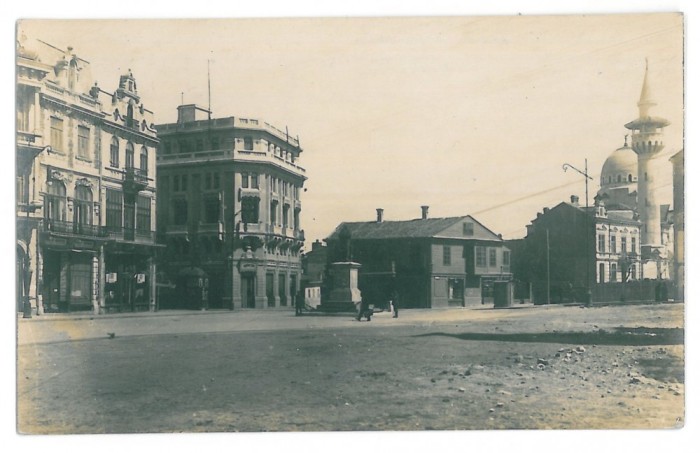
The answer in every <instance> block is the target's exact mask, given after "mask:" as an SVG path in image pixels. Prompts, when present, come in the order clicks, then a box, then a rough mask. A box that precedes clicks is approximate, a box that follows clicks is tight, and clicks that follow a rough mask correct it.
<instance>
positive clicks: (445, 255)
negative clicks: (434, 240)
mask: <svg viewBox="0 0 700 453" xmlns="http://www.w3.org/2000/svg"><path fill="white" fill-rule="evenodd" d="M442 265H443V266H450V265H452V249H451V248H450V246H449V245H443V246H442Z"/></svg>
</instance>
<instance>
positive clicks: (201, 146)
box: [195, 138, 204, 151]
mask: <svg viewBox="0 0 700 453" xmlns="http://www.w3.org/2000/svg"><path fill="white" fill-rule="evenodd" d="M195 150H196V151H204V140H202V139H201V138H198V139H197V140H196V141H195Z"/></svg>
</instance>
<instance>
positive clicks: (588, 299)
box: [562, 159, 593, 305]
mask: <svg viewBox="0 0 700 453" xmlns="http://www.w3.org/2000/svg"><path fill="white" fill-rule="evenodd" d="M584 165H585V166H584V167H583V171H581V170H579V169H578V168H576V167H574V166H573V165H571V164H568V163H565V164H564V165H562V168H563V169H564V171H566V170H568V169H569V168H570V169H572V170H574V171H576V172H578V173H580V174H581V175H582V176H583V179H584V181H585V182H586V220H588V216H589V215H590V213H589V211H588V180H589V179H593V178H592V177H591V176H590V175H589V174H588V159H585V160H584ZM586 223H588V222H586ZM585 227H586V228H585V231H586V301H585V303H586V305H591V301H592V296H591V269H590V267H591V265H590V264H591V263H590V259H591V258H590V257H591V249H590V240H589V236H590V234H589V232H588V229H589V225H586V226H585Z"/></svg>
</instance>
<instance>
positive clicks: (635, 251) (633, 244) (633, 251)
mask: <svg viewBox="0 0 700 453" xmlns="http://www.w3.org/2000/svg"><path fill="white" fill-rule="evenodd" d="M630 252H632V253H637V238H632V248H631V249H630Z"/></svg>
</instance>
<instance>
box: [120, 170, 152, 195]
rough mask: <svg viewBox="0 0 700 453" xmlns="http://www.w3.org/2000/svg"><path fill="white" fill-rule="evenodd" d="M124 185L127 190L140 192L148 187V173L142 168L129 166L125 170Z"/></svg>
mask: <svg viewBox="0 0 700 453" xmlns="http://www.w3.org/2000/svg"><path fill="white" fill-rule="evenodd" d="M122 186H123V187H124V191H125V192H134V193H136V192H140V191H142V190H144V189H145V188H146V187H148V173H147V172H146V171H144V170H141V169H140V168H135V167H128V168H126V169H125V170H124V174H123V179H122Z"/></svg>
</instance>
